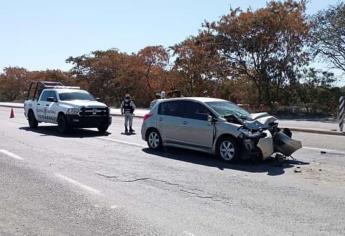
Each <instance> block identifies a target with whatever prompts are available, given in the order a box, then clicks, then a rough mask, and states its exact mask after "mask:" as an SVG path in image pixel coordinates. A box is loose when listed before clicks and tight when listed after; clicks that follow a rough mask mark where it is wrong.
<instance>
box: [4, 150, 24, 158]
mask: <svg viewBox="0 0 345 236" xmlns="http://www.w3.org/2000/svg"><path fill="white" fill-rule="evenodd" d="M0 152H1V153H3V154H5V155H6V156H9V157H12V158H14V159H17V160H24V158H22V157H20V156H18V155H16V154H14V153H12V152H9V151H7V150H5V149H0Z"/></svg>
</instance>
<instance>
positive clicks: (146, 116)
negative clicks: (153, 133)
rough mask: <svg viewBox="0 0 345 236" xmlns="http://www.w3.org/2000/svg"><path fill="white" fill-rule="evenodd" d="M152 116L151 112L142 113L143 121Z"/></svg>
mask: <svg viewBox="0 0 345 236" xmlns="http://www.w3.org/2000/svg"><path fill="white" fill-rule="evenodd" d="M151 116H152V114H151V113H147V114H145V115H144V121H145V120H147V119H148V118H150V117H151Z"/></svg>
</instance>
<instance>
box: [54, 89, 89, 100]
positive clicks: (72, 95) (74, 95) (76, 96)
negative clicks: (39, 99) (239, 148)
mask: <svg viewBox="0 0 345 236" xmlns="http://www.w3.org/2000/svg"><path fill="white" fill-rule="evenodd" d="M59 97H60V100H61V101H71V100H91V101H93V100H95V98H94V97H93V96H92V95H91V94H89V93H88V92H81V91H80V92H64V93H59Z"/></svg>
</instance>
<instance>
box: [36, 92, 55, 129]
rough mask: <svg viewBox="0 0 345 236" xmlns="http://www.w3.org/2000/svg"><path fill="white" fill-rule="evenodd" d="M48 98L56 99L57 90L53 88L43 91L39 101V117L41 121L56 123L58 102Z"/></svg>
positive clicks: (37, 109) (37, 110)
mask: <svg viewBox="0 0 345 236" xmlns="http://www.w3.org/2000/svg"><path fill="white" fill-rule="evenodd" d="M48 98H54V99H55V101H56V98H57V96H56V92H55V91H52V90H45V91H43V93H42V95H41V96H40V98H39V100H38V102H37V108H36V112H37V118H38V120H39V121H43V122H49V123H51V122H53V123H54V122H55V121H56V118H55V109H54V108H55V106H56V102H53V101H48Z"/></svg>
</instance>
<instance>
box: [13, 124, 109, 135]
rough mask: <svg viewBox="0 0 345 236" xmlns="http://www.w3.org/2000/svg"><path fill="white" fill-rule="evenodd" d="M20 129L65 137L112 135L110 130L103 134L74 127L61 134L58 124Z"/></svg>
mask: <svg viewBox="0 0 345 236" xmlns="http://www.w3.org/2000/svg"><path fill="white" fill-rule="evenodd" d="M19 129H20V130H25V131H29V132H35V133H39V134H41V136H57V137H64V138H91V137H100V136H108V135H110V133H109V132H106V133H105V134H102V133H99V132H98V131H96V130H90V129H73V130H71V131H70V132H69V133H67V134H60V133H59V132H58V129H57V126H38V127H37V128H36V129H31V128H29V127H20V128H19Z"/></svg>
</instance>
